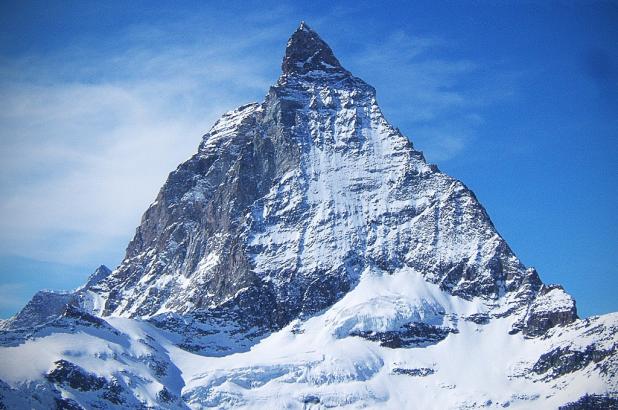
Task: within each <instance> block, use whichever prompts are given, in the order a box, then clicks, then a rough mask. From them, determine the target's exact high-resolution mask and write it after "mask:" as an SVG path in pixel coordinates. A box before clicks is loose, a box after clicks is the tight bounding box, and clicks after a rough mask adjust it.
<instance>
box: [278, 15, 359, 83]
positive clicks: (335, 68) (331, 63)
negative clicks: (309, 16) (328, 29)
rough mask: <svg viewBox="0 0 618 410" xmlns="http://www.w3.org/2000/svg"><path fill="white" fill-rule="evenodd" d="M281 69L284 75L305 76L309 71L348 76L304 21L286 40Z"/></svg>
mask: <svg viewBox="0 0 618 410" xmlns="http://www.w3.org/2000/svg"><path fill="white" fill-rule="evenodd" d="M281 68H282V70H283V73H284V74H306V73H309V72H311V71H325V72H330V73H333V72H339V73H345V74H348V71H346V70H345V69H344V68H343V67H342V66H341V64H340V63H339V60H337V57H335V55H334V54H333V50H332V49H331V48H330V47H329V45H328V44H326V42H325V41H324V40H322V39H321V38H320V36H319V35H318V33H316V32H315V31H314V30H313V29H312V28H311V27H309V25H307V23H305V22H304V21H301V22H300V25H299V26H298V28H297V29H296V31H295V32H294V33H292V36H291V37H290V39H289V40H288V44H287V47H286V49H285V57H284V58H283V63H282V65H281Z"/></svg>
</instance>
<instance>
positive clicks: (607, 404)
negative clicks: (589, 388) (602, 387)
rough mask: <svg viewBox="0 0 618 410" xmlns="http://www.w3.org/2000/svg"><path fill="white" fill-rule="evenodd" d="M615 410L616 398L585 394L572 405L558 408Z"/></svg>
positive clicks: (569, 409)
mask: <svg viewBox="0 0 618 410" xmlns="http://www.w3.org/2000/svg"><path fill="white" fill-rule="evenodd" d="M599 409H603V410H616V409H618V398H616V397H610V396H607V395H600V394H586V395H585V396H583V397H581V398H580V399H579V400H577V401H576V402H573V403H568V404H565V405H564V406H560V408H559V410H599Z"/></svg>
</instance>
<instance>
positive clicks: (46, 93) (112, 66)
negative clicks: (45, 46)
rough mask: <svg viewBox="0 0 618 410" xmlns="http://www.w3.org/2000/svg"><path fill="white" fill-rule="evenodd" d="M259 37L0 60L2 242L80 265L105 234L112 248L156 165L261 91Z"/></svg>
mask: <svg viewBox="0 0 618 410" xmlns="http://www.w3.org/2000/svg"><path fill="white" fill-rule="evenodd" d="M144 30H145V31H148V30H149V29H148V28H144ZM131 35H132V36H134V37H141V36H150V38H151V39H152V36H153V35H154V34H153V33H147V34H145V33H144V32H143V31H142V32H137V31H133V32H132V33H131ZM160 35H161V34H157V35H154V37H155V38H156V37H157V36H160ZM269 38H274V36H273V31H271V30H263V31H261V32H260V35H259V36H242V37H240V38H236V39H228V41H226V42H222V41H218V42H213V43H212V44H203V43H200V44H192V43H184V42H178V43H175V44H172V45H170V44H168V43H165V44H163V46H161V44H157V46H152V47H146V46H144V44H143V43H139V41H136V42H137V43H139V45H137V46H135V47H133V48H131V49H125V48H119V49H118V50H112V51H111V52H110V51H109V50H107V51H106V52H105V53H101V54H97V53H94V52H93V51H92V50H88V49H83V50H80V49H79V47H77V48H76V47H72V48H71V49H69V50H62V51H61V52H59V53H58V54H54V55H51V56H50V55H47V56H40V55H30V56H22V57H20V58H19V59H13V60H6V59H5V61H4V63H3V64H2V68H1V70H2V74H3V80H0V94H1V96H2V98H0V129H1V138H2V150H0V161H1V163H2V173H1V175H0V194H1V199H0V231H1V232H2V233H1V234H0V246H2V249H3V252H5V253H12V254H20V255H27V256H30V257H34V258H37V259H43V260H51V261H63V262H67V261H71V262H72V263H83V262H85V261H91V260H92V259H93V258H94V257H96V256H97V255H100V257H102V258H109V257H110V254H109V252H108V251H106V250H105V249H107V248H108V246H109V245H110V243H111V242H114V241H118V244H117V245H116V247H117V248H118V251H120V250H121V249H122V246H123V242H126V240H127V235H128V233H130V232H131V231H132V230H133V229H134V227H135V226H136V225H137V224H138V222H139V217H140V214H141V212H143V210H144V209H145V208H146V207H147V205H148V203H149V202H150V201H152V200H153V199H154V196H155V195H156V192H157V190H158V188H159V187H160V186H161V184H162V183H163V181H164V180H165V178H166V175H167V173H168V172H169V171H171V170H173V169H174V168H175V167H176V165H177V164H178V163H180V162H181V161H183V160H184V159H186V158H188V157H189V156H190V155H191V154H192V153H194V152H195V149H196V147H197V145H198V143H199V141H200V136H201V135H202V134H203V133H204V132H206V131H207V129H208V127H210V126H211V125H212V123H213V122H214V120H215V119H216V118H217V117H218V116H219V115H220V114H222V113H223V112H225V111H227V110H229V109H233V108H234V107H235V106H238V105H240V104H243V103H246V102H249V101H247V98H248V97H252V98H251V99H250V100H255V99H258V98H261V97H262V96H263V94H265V93H266V91H267V89H268V85H269V84H270V83H271V82H272V81H273V76H274V74H273V73H274V72H276V69H275V70H273V67H272V65H271V64H269V62H268V61H265V59H264V58H260V55H259V53H254V52H248V50H251V49H252V48H254V47H256V46H257V45H258V44H263V43H265V42H266V43H267V44H268V42H267V41H266V40H267V39H269ZM149 44H150V43H149ZM54 238H55V239H56V242H60V243H61V244H62V248H63V249H58V247H56V246H53V243H54ZM94 238H97V240H93V239H94ZM113 256H114V257H119V252H118V253H114V254H113ZM101 262H108V263H109V261H108V260H102V261H101ZM112 262H113V261H112Z"/></svg>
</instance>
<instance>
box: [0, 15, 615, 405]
mask: <svg viewBox="0 0 618 410" xmlns="http://www.w3.org/2000/svg"><path fill="white" fill-rule="evenodd" d="M617 327H618V314H609V315H604V316H600V317H593V318H589V319H585V320H582V319H579V318H578V317H577V312H576V307H575V301H574V300H573V299H572V298H571V297H570V296H569V295H568V294H567V293H566V292H565V291H564V290H563V289H562V288H561V287H560V286H557V285H545V284H543V283H542V281H541V280H540V278H539V276H538V274H537V272H536V271H535V270H534V269H532V268H526V267H525V266H524V265H523V264H522V263H521V262H520V261H519V259H518V258H517V257H516V256H515V255H514V253H513V252H512V250H511V249H510V248H509V246H508V244H507V243H506V242H505V241H504V239H503V238H502V237H501V236H500V235H499V233H498V232H497V231H496V228H495V227H494V226H493V224H492V222H491V220H490V218H489V216H488V215H487V213H486V211H485V210H484V208H483V207H482V206H481V204H480V203H479V202H478V201H477V199H476V197H475V196H474V194H473V193H472V192H471V191H470V190H469V189H467V188H466V187H465V185H464V184H463V183H461V182H460V181H457V180H456V179H453V178H452V177H449V176H448V175H445V174H443V173H441V172H440V171H439V170H438V168H437V167H436V166H435V165H431V164H428V163H427V162H426V161H425V159H424V158H423V155H422V153H421V152H419V151H416V150H415V149H414V147H413V146H412V144H411V143H410V141H409V140H408V139H407V138H406V137H405V136H403V135H402V134H401V133H400V132H399V130H398V129H396V128H394V127H393V126H391V125H390V124H389V123H388V122H387V120H386V119H385V118H384V116H383V114H382V112H381V111H380V108H379V106H378V104H377V101H376V95H375V90H374V89H373V88H372V87H371V86H369V85H368V84H366V83H365V82H364V81H362V80H361V79H359V78H357V77H354V76H353V75H352V74H351V73H350V72H349V71H347V70H345V69H344V68H343V67H342V66H341V64H340V63H339V61H338V60H337V58H336V57H335V56H334V54H333V52H332V50H331V49H330V47H329V46H328V45H327V44H326V43H325V42H324V41H323V40H322V39H321V38H320V37H319V36H318V35H317V34H316V33H315V32H314V31H313V30H311V29H310V28H309V27H308V26H307V25H306V24H304V23H302V24H301V25H300V27H299V28H298V29H297V30H296V31H295V32H294V33H293V34H292V36H291V38H290V40H289V41H288V44H287V48H286V51H285V57H284V60H283V64H282V74H281V76H280V78H279V80H278V81H277V83H276V84H275V85H274V86H272V87H271V88H270V90H269V92H268V94H267V96H266V97H265V100H264V101H263V102H261V103H254V104H248V105H245V106H242V107H240V108H238V109H236V110H234V111H231V112H229V113H227V114H225V115H223V117H222V118H221V119H220V120H219V121H217V122H216V123H215V125H214V126H213V128H212V129H211V130H210V131H209V132H208V133H207V134H206V135H204V137H203V140H202V142H201V144H200V146H199V149H198V152H197V154H195V155H194V156H193V157H191V158H190V159H189V160H188V161H186V162H184V163H183V164H181V165H180V166H179V167H178V168H177V169H176V170H175V171H174V172H172V173H171V174H170V176H169V178H168V180H167V182H166V183H165V185H164V186H163V188H162V189H161V191H160V192H159V194H158V196H157V198H156V200H155V202H154V203H153V204H152V205H151V206H150V207H149V208H148V210H147V211H146V213H145V214H144V216H143V218H142V222H141V225H140V226H139V227H138V228H137V231H136V234H135V237H134V238H133V240H132V241H131V242H130V243H129V246H128V248H127V253H126V257H125V259H124V260H123V262H122V263H121V264H120V266H118V267H117V268H116V269H115V270H114V271H113V272H110V271H109V269H107V268H106V267H104V266H102V267H100V268H98V269H97V271H96V272H95V273H94V274H93V275H92V276H91V277H90V279H89V280H88V282H87V283H86V284H85V285H84V286H83V287H81V288H79V289H77V290H76V291H74V292H66V293H58V292H48V291H44V292H39V293H38V294H37V295H35V297H34V298H33V300H32V301H31V302H29V303H28V305H27V306H26V307H25V308H24V309H23V310H22V312H20V313H19V314H18V315H16V316H15V317H14V318H11V319H9V320H7V321H4V322H3V323H2V324H0V329H1V333H0V341H1V347H0V379H1V381H0V403H3V404H4V406H5V407H7V408H53V407H54V406H56V407H57V408H67V409H78V408H149V407H154V408H210V407H214V408H233V407H234V408H235V407H246V408H260V409H262V408H328V407H346V406H347V407H350V408H360V407H365V408H366V407H369V408H374V407H375V408H393V409H400V408H440V409H442V408H480V407H487V408H492V407H493V408H499V407H509V406H510V407H514V408H531V407H534V408H558V407H560V406H566V407H565V408H568V409H583V408H618V376H616V373H617V372H618V356H617V355H616V348H617V343H618V340H617V337H616V331H617Z"/></svg>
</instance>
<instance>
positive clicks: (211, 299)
mask: <svg viewBox="0 0 618 410" xmlns="http://www.w3.org/2000/svg"><path fill="white" fill-rule="evenodd" d="M282 67H283V74H282V76H281V77H280V79H279V81H278V82H277V84H276V85H274V86H273V87H271V89H270V91H269V93H268V95H267V96H266V99H265V101H264V102H263V103H260V104H249V105H245V106H242V107H240V108H238V109H237V110H234V111H232V112H229V113H227V114H225V115H224V116H223V117H222V118H221V119H220V120H219V121H217V123H216V124H215V125H214V126H213V128H212V129H211V130H210V131H209V132H208V133H207V134H206V135H205V136H204V138H203V141H202V143H201V144H200V147H199V149H198V153H197V154H195V155H194V156H193V157H192V158H191V159H189V160H188V161H186V162H185V163H183V164H181V165H180V166H179V167H178V168H177V169H176V170H175V171H174V172H172V173H171V174H170V176H169V178H168V180H167V182H166V183H165V185H164V186H163V188H162V189H161V191H160V192H159V195H158V196H157V198H156V200H155V202H154V203H153V204H152V205H151V206H150V208H149V209H148V210H147V211H146V213H145V214H144V216H143V218H142V222H141V225H140V226H139V227H138V228H137V231H136V234H135V237H134V239H133V240H132V241H131V242H130V243H129V246H128V248H127V254H126V257H125V259H124V261H123V262H122V264H121V265H120V266H119V267H118V268H117V269H116V270H115V271H114V272H113V273H112V274H111V275H109V276H107V277H106V278H104V279H103V280H102V281H101V282H99V283H98V284H96V285H94V286H93V291H95V292H96V293H98V294H99V295H100V296H101V297H102V298H103V300H104V301H105V304H104V308H103V310H102V311H101V313H103V314H104V315H107V314H115V315H126V316H131V317H151V316H153V315H157V314H161V313H168V312H173V313H176V314H181V315H193V316H195V315H196V314H198V316H199V315H201V314H202V313H204V312H209V311H211V312H214V311H217V309H218V310H221V309H222V308H223V307H224V306H229V307H230V308H231V307H232V306H233V309H234V310H235V311H237V312H240V314H239V316H242V317H244V318H246V320H247V321H248V322H249V323H251V322H254V323H255V324H259V325H260V326H263V327H264V328H265V329H274V328H280V327H281V326H283V325H285V324H286V323H288V322H290V320H292V319H294V318H295V317H299V316H303V315H310V314H312V313H314V312H317V311H319V310H321V309H324V308H325V307H328V306H330V305H332V304H333V303H334V302H336V301H337V300H338V299H339V298H340V297H341V296H342V295H344V294H345V293H346V292H348V291H349V290H350V289H351V288H352V287H353V286H355V284H356V282H357V280H358V277H359V275H360V272H362V271H363V269H365V268H367V267H378V268H379V269H382V270H383V271H386V272H391V271H393V270H394V269H397V268H400V267H403V266H408V267H411V268H414V269H415V270H417V271H419V272H422V273H423V275H425V277H426V279H427V280H429V281H430V282H433V283H438V284H440V286H441V287H442V288H443V289H445V290H447V291H449V292H451V293H452V294H455V295H459V296H462V297H464V298H472V297H474V296H481V297H483V298H490V299H491V298H496V297H498V296H499V295H501V294H504V293H505V292H515V291H517V292H519V295H520V296H519V299H520V300H521V301H522V303H524V304H525V303H526V301H527V300H529V299H530V298H531V297H533V296H534V294H535V292H536V290H537V289H538V287H539V286H540V281H539V280H538V276H536V272H534V271H533V273H534V275H532V276H531V274H530V272H527V271H526V270H525V268H524V266H523V265H522V264H521V263H520V262H519V260H518V259H517V258H516V257H515V256H514V255H513V253H512V251H511V250H510V248H509V247H508V245H507V244H506V242H505V241H504V240H503V239H502V238H501V237H500V235H499V234H498V233H497V232H496V230H495V228H494V226H493V224H492V223H491V221H490V219H489V217H488V216H487V214H486V212H485V210H484V209H483V207H482V206H481V205H480V204H479V203H478V201H477V200H476V197H475V196H474V194H473V193H472V192H471V191H470V190H468V189H467V188H466V187H465V186H464V185H463V184H462V183H461V182H459V181H457V180H455V179H453V178H450V177H448V176H446V175H444V174H442V173H440V172H439V171H438V170H437V168H436V167H435V166H432V165H429V164H427V163H426V162H425V160H424V158H423V156H422V154H421V153H420V152H418V151H416V150H414V148H413V147H412V144H411V143H410V142H409V140H408V139H407V138H406V137H404V136H403V135H401V134H400V133H399V131H398V130H397V129H395V128H393V127H392V126H391V125H390V124H389V123H388V122H387V121H386V119H385V118H384V116H383V115H382V113H381V111H380V108H379V107H378V105H377V102H376V98H375V90H374V89H373V88H372V87H371V86H369V85H367V84H366V83H365V82H363V81H362V80H360V79H358V78H356V77H354V76H352V75H351V74H350V73H349V72H348V71H347V70H345V69H344V68H343V67H341V64H340V63H339V61H338V60H337V59H336V58H335V56H334V55H333V53H332V50H331V49H330V47H329V46H328V45H327V44H326V43H325V42H324V41H323V40H322V39H321V38H320V37H319V36H318V35H317V33H315V32H314V31H313V30H311V29H310V28H309V27H308V26H307V25H306V24H304V23H303V24H301V26H300V27H299V28H298V30H297V31H296V32H295V33H294V34H293V35H292V37H291V38H290V40H289V42H288V46H287V49H286V53H285V58H284V61H283V66H282ZM243 301H244V302H243ZM242 306H246V308H243V307H242ZM200 312H202V313H200Z"/></svg>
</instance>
